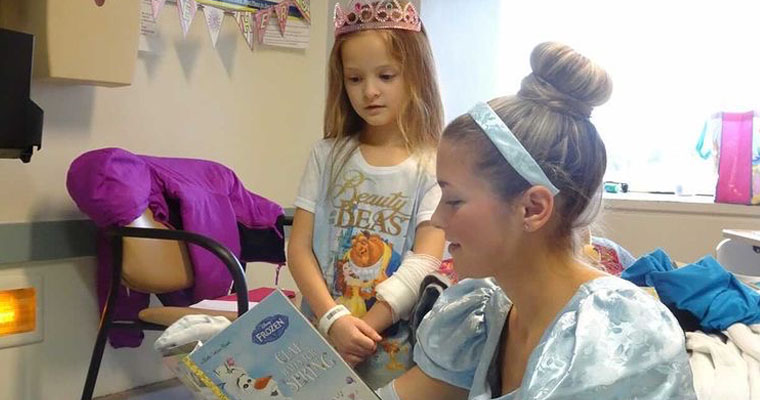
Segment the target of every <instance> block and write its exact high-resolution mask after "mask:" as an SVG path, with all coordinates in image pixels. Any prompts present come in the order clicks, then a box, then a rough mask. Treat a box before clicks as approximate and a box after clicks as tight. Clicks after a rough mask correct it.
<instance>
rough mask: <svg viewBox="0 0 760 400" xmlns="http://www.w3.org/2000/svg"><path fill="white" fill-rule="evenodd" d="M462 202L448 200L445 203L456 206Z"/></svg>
mask: <svg viewBox="0 0 760 400" xmlns="http://www.w3.org/2000/svg"><path fill="white" fill-rule="evenodd" d="M461 204H462V200H449V201H447V202H446V205H448V206H451V207H457V206H459V205H461Z"/></svg>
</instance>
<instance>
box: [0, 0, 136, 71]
mask: <svg viewBox="0 0 760 400" xmlns="http://www.w3.org/2000/svg"><path fill="white" fill-rule="evenodd" d="M98 3H100V2H98ZM0 27H4V28H8V29H13V30H18V31H22V32H27V33H31V34H34V35H35V49H34V50H35V51H34V70H33V77H34V78H35V79H44V80H54V81H58V82H62V83H73V84H90V85H101V86H124V85H129V84H131V83H132V75H133V74H134V69H135V64H136V61H137V45H138V40H139V36H140V0H106V1H105V2H103V5H102V6H98V5H97V4H96V2H95V1H93V0H0Z"/></svg>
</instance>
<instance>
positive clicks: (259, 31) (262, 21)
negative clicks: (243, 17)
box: [255, 8, 272, 43]
mask: <svg viewBox="0 0 760 400" xmlns="http://www.w3.org/2000/svg"><path fill="white" fill-rule="evenodd" d="M271 12H272V10H271V9H269V8H265V9H263V10H261V11H259V12H257V13H256V17H255V18H256V38H257V39H258V41H259V43H263V42H264V32H266V30H267V25H269V14H270V13H271Z"/></svg>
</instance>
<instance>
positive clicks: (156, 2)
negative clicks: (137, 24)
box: [151, 0, 166, 21]
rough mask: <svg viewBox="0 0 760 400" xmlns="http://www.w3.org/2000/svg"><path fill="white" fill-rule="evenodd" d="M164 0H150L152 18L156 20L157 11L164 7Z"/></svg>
mask: <svg viewBox="0 0 760 400" xmlns="http://www.w3.org/2000/svg"><path fill="white" fill-rule="evenodd" d="M165 2H166V0H151V7H152V8H153V20H154V21H158V13H160V12H161V8H163V7H164V3H165Z"/></svg>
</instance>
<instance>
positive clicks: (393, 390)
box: [377, 367, 468, 400]
mask: <svg viewBox="0 0 760 400" xmlns="http://www.w3.org/2000/svg"><path fill="white" fill-rule="evenodd" d="M377 393H378V395H380V397H381V398H382V399H383V400H417V399H436V400H439V399H440V400H463V399H466V398H467V394H468V393H467V391H466V390H464V389H462V388H460V387H456V386H453V385H450V384H448V383H446V382H443V381H439V380H437V379H433V378H431V377H429V376H428V375H427V374H425V373H424V372H422V370H421V369H420V368H419V367H414V368H412V369H410V370H409V371H407V372H406V373H404V375H401V376H400V377H398V378H397V379H396V380H395V381H393V382H391V383H390V384H388V386H385V387H383V388H381V389H380V390H378V391H377Z"/></svg>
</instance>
